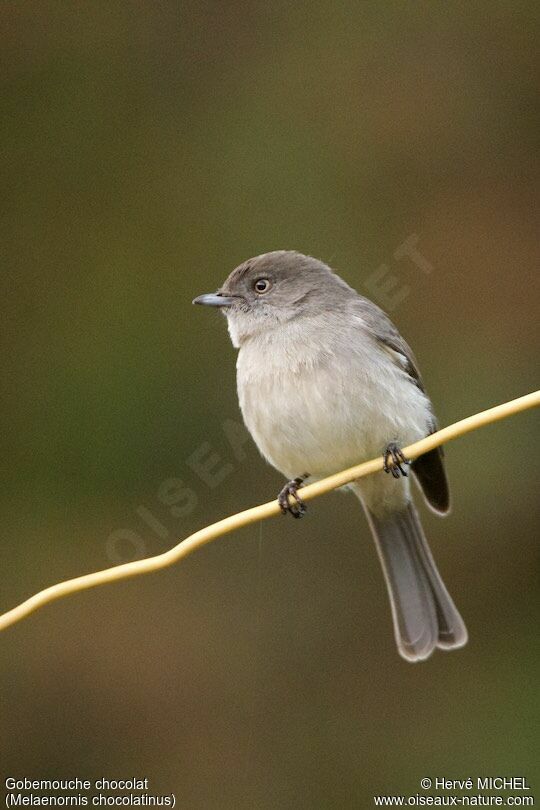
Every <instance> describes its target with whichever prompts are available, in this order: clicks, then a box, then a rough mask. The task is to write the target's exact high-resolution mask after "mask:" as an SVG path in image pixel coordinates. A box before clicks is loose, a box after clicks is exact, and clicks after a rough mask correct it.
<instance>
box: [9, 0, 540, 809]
mask: <svg viewBox="0 0 540 810" xmlns="http://www.w3.org/2000/svg"><path fill="white" fill-rule="evenodd" d="M0 15H1V18H2V22H3V36H2V51H1V54H0V60H1V62H2V73H1V75H2V95H1V98H2V101H1V104H2V115H1V119H0V127H1V132H2V147H3V148H2V168H3V184H2V185H3V191H4V203H5V205H4V208H5V210H4V216H3V226H4V227H3V238H2V242H1V248H0V250H1V251H2V254H3V256H2V266H3V268H4V270H3V273H2V311H3V317H2V332H3V345H4V351H3V356H2V383H3V385H2V389H3V392H2V416H3V424H4V431H3V436H4V442H3V443H4V453H3V455H4V464H3V465H2V466H3V472H2V488H1V498H2V516H3V517H2V524H1V525H2V530H3V532H2V533H3V539H2V554H1V559H2V566H3V570H4V576H3V590H2V605H1V607H2V608H3V609H7V608H9V607H11V606H12V605H14V604H15V603H17V602H18V601H20V600H21V599H22V598H24V597H26V596H27V595H29V594H30V593H31V592H33V591H34V590H35V589H37V588H40V587H43V586H45V585H48V584H51V583H52V582H55V581H57V580H59V579H61V578H63V577H66V576H70V575H74V574H77V573H82V572H86V571H88V570H93V569H96V568H100V567H105V566H106V565H108V564H109V563H110V554H111V548H112V547H114V549H115V553H116V554H118V555H120V556H122V555H125V557H126V559H127V558H129V555H130V554H133V551H134V548H136V549H138V551H139V552H140V551H144V552H145V553H155V552H156V551H158V550H160V549H162V548H165V547H166V546H167V545H168V544H170V543H172V542H173V541H174V540H175V539H177V537H181V536H184V535H186V534H188V533H189V532H190V531H192V530H194V529H196V528H198V527H200V526H202V525H205V524H207V523H209V522H210V521H212V520H214V519H217V518H219V517H220V516H223V515H226V514H228V513H231V512H235V511H238V510H239V509H241V508H243V507H246V506H248V505H252V504H254V503H257V502H259V501H261V500H266V499H268V497H269V495H271V493H273V492H276V491H277V489H278V487H279V486H280V478H279V475H278V474H277V473H275V472H274V471H272V470H271V469H269V468H268V467H266V466H265V464H264V463H263V462H262V460H261V459H260V458H259V457H258V454H257V452H256V450H255V449H254V447H253V446H252V445H251V444H248V443H245V444H242V445H241V449H240V448H239V446H238V445H236V446H235V448H233V447H232V446H231V444H230V441H229V439H228V438H227V435H226V433H225V432H224V428H223V421H224V420H225V419H232V420H236V421H238V420H239V414H238V408H237V404H236V393H235V383H234V363H235V357H234V351H233V349H232V348H231V346H230V344H229V341H228V336H227V335H226V331H225V327H224V324H223V323H222V320H221V319H220V318H219V317H217V316H216V317H212V313H207V312H201V311H199V310H195V309H194V308H192V307H191V303H190V302H191V299H192V298H193V297H194V296H195V295H197V294H199V293H201V292H206V291H209V290H213V289H215V288H216V287H217V286H218V285H219V284H220V282H221V281H222V280H223V278H224V277H225V276H226V275H227V274H228V273H229V271H230V270H231V269H232V268H233V267H234V266H235V265H236V264H238V263H239V262H240V261H242V260H243V259H245V258H247V257H248V256H250V255H253V254H257V253H260V252H263V251H266V250H271V249H275V248H296V249H298V250H301V251H303V252H307V253H311V254H313V255H315V256H319V257H321V258H323V259H325V260H327V261H329V262H330V263H331V264H332V265H333V266H334V267H335V268H336V269H338V270H339V271H340V273H342V275H343V276H344V277H345V278H346V279H347V281H349V282H350V283H351V284H352V285H353V286H355V287H356V288H357V289H358V290H359V291H361V292H365V293H367V288H366V284H368V283H369V278H370V276H371V274H373V272H374V271H376V270H377V268H380V266H381V265H382V264H386V265H388V268H389V272H391V274H392V275H394V276H395V277H396V279H397V281H398V282H399V284H402V285H407V286H408V287H409V288H410V293H409V295H408V296H407V297H406V298H405V300H404V301H403V302H402V303H401V304H400V305H399V306H398V307H396V309H395V311H393V312H392V317H393V318H394V320H395V321H396V322H397V324H398V325H399V327H400V329H401V331H402V332H403V333H404V335H405V336H406V337H407V339H408V340H409V341H410V343H411V344H412V346H413V347H414V350H415V352H416V354H417V356H418V359H419V362H420V365H421V368H422V371H423V374H424V377H425V379H426V381H427V384H428V387H429V390H430V393H431V395H432V398H433V400H434V402H435V404H436V407H437V410H438V415H439V420H440V422H441V424H446V423H449V422H452V421H455V420H456V419H458V418H460V417H462V416H465V415H468V414H470V413H474V412H475V411H477V410H481V409H483V408H484V407H488V406H490V405H492V404H496V403H498V402H502V401H504V400H506V399H510V398H512V397H514V396H518V395H519V394H522V393H526V392H528V391H530V390H533V389H534V388H535V387H537V384H536V379H535V376H536V375H535V372H536V368H537V354H536V351H535V348H536V347H537V343H535V332H534V325H535V309H534V300H535V297H536V296H537V294H538V272H537V268H536V267H535V259H536V256H537V251H536V237H535V229H534V224H533V222H534V220H533V199H534V198H533V188H534V179H535V168H534V165H535V164H534V153H533V147H534V143H535V141H534V136H535V129H534V99H535V96H536V72H535V64H534V59H535V40H536V36H537V31H538V12H537V4H534V3H531V2H519V0H518V2H512V3H510V2H491V3H487V2H485V0H481V1H480V2H477V3H474V4H461V3H455V4H442V3H425V2H419V3H414V4H413V3H406V4H400V3H393V2H389V3H370V2H367V3H357V4H352V3H342V2H338V3H334V4H332V5H331V6H329V5H328V4H324V3H319V2H316V3H297V4H295V5H291V4H288V3H287V4H285V3H282V2H275V3H272V4H268V3H262V2H251V3H235V2H233V3H229V4H226V5H220V4H217V3H211V2H197V3H195V2H180V3H178V2H168V1H167V0H164V2H159V3H151V2H148V0H139V1H138V2H135V3H120V2H112V3H104V2H93V3H89V4H82V3H77V4H67V3H62V2H53V1H52V0H46V1H45V2H39V3H38V2H35V1H34V2H26V3H5V4H4V5H3V7H2V10H1V11H0ZM411 234H417V235H418V239H419V241H418V249H419V250H420V251H421V253H422V255H423V256H424V257H426V259H427V260H428V261H429V262H430V264H431V265H432V266H433V271H432V272H431V273H430V274H429V275H425V274H422V273H421V272H419V270H418V268H417V267H415V265H414V264H413V263H411V262H407V261H406V260H401V261H397V260H396V259H395V258H394V253H395V251H396V249H397V248H398V247H399V246H400V245H401V244H402V243H403V241H404V240H405V239H406V238H407V237H408V236H410V235H411ZM535 418H536V416H535V414H525V415H522V416H518V417H516V418H514V419H513V420H511V421H510V422H505V423H503V424H500V425H496V426H493V427H490V428H487V429H485V430H484V431H481V432H479V433H477V434H474V435H472V436H469V437H468V438H466V439H463V440H461V441H460V442H458V443H457V444H455V445H453V446H451V447H449V448H448V450H447V460H448V468H449V475H450V479H451V483H452V487H453V497H454V511H453V513H452V515H451V516H450V517H449V518H448V519H447V520H445V521H444V522H443V521H440V520H438V519H437V518H435V517H433V516H431V515H426V516H425V523H426V530H427V531H428V534H429V536H430V538H431V540H432V545H433V549H434V552H435V555H436V557H437V559H438V560H439V562H440V566H441V569H442V571H443V572H444V575H445V578H446V579H447V581H448V584H449V587H450V588H451V591H452V593H453V595H454V597H455V600H456V602H457V603H458V605H459V607H460V609H461V611H462V613H463V615H464V617H465V619H466V621H467V624H468V627H469V631H470V636H471V640H470V643H469V645H468V647H467V648H466V649H465V650H464V651H463V652H461V653H454V654H452V655H444V654H439V655H437V656H435V657H434V658H433V659H432V660H430V661H429V662H428V663H427V664H424V665H422V666H418V667H411V666H408V665H406V664H405V663H404V662H402V661H401V660H400V659H399V658H398V656H397V654H396V652H395V648H394V642H393V638H392V631H391V624H390V618H389V615H388V606H387V600H386V595H385V592H384V585H383V580H382V576H381V574H380V571H379V566H378V561H377V560H376V558H375V555H374V553H373V548H372V546H371V541H370V539H369V536H368V531H367V528H366V525H365V523H364V521H363V518H362V515H361V514H360V512H359V510H358V509H357V507H356V505H355V503H354V501H353V500H352V499H351V498H349V497H348V496H346V495H333V496H330V497H327V498H324V499H322V500H321V501H318V502H317V503H314V504H313V505H312V506H311V507H310V512H311V518H308V519H306V521H303V522H302V524H301V525H293V524H292V522H286V521H279V520H276V521H273V522H271V523H268V524H266V525H265V526H264V527H263V529H262V531H261V530H260V529H259V528H258V527H257V528H254V529H252V530H249V531H248V530H245V531H243V532H241V533H239V534H238V536H234V537H229V538H226V539H223V540H222V541H220V542H219V543H216V544H214V545H213V547H209V548H208V549H206V550H204V551H202V552H201V553H199V554H198V555H196V557H193V558H191V559H190V560H189V561H187V562H186V563H185V564H183V565H182V566H181V567H180V568H179V569H178V570H171V571H167V572H163V574H162V575H158V576H153V577H151V578H148V579H146V580H141V581H135V582H132V583H129V582H128V583H123V584H120V585H118V586H116V587H114V588H107V589H104V590H103V591H99V592H93V593H88V594H83V595H81V596H78V597H76V598H74V599H72V600H70V601H69V602H64V603H61V604H58V605H55V606H52V607H51V608H49V609H47V611H46V612H43V613H42V614H39V615H37V616H36V617H34V618H32V619H31V620H30V621H28V622H26V623H24V624H22V625H21V626H19V627H16V628H14V629H13V630H12V631H9V632H8V633H6V634H5V635H3V636H2V638H1V639H0V657H1V660H2V665H1V672H2V677H1V681H0V683H1V689H2V693H1V698H0V699H1V704H0V705H1V710H0V711H1V720H0V750H1V751H2V765H3V770H4V771H5V773H6V775H7V774H10V775H19V776H25V775H28V776H31V777H35V778H44V777H46V776H55V777H59V776H63V777H66V776H82V777H85V778H92V776H95V777H98V776H107V777H109V778H121V777H124V778H125V777H128V776H137V777H141V778H142V777H144V776H148V777H149V779H150V782H151V786H152V788H153V790H154V791H155V792H167V793H171V792H173V791H174V792H175V793H176V794H177V800H178V801H179V803H180V806H181V807H186V808H190V810H191V809H192V808H193V810H195V809H196V808H204V809H205V810H206V809H207V808H208V809H210V808H219V809H220V810H225V808H243V807H246V808H248V807H249V808H251V807H256V808H261V810H263V809H264V810H265V809H266V808H269V809H270V808H272V809H273V808H285V807H294V808H303V807H306V808H326V807H332V808H335V807H343V808H349V807H351V808H353V807H364V806H365V807H367V806H370V802H371V796H372V795H373V794H374V793H376V792H396V793H408V792H410V793H416V792H417V790H418V783H419V780H420V778H421V777H422V776H426V775H442V776H448V777H449V778H452V777H454V778H459V777H461V778H463V777H467V776H469V775H470V776H473V777H474V776H476V775H489V774H492V775H500V774H521V773H523V774H525V775H527V776H528V778H529V782H530V783H531V784H533V786H535V787H536V789H537V790H538V785H539V784H540V772H539V771H538V767H537V756H535V749H536V746H535V744H534V743H535V738H536V739H537V729H538V701H537V698H538V694H537V685H536V684H537V683H538V663H539V657H538V633H537V629H536V628H537V626H538V612H537V604H538V599H537V596H538V581H537V573H538V552H537V540H538V509H537V486H536V481H537V470H535V469H534V465H535V463H536V449H537V447H538V444H537V442H536V443H534V444H533V442H535V440H534V437H535V436H537V433H536V434H535V433H534V427H535V421H534V420H535ZM204 443H208V445H209V447H206V446H204ZM202 446H204V447H203V451H201V452H206V453H208V452H217V453H218V454H219V455H220V458H221V462H220V464H221V465H223V464H229V465H231V469H230V470H229V469H228V468H227V471H228V475H226V477H225V478H224V480H223V481H222V482H221V483H220V484H219V485H217V486H214V487H210V486H208V484H207V483H205V482H204V481H203V480H201V478H200V477H199V476H198V475H197V473H196V472H194V469H193V463H192V461H191V462H190V458H191V457H192V456H193V454H194V453H195V452H197V451H200V450H201V447H202ZM235 449H236V452H235ZM218 467H219V464H218ZM535 473H536V477H535ZM170 478H179V479H181V480H182V481H183V482H184V485H185V486H187V487H189V488H190V489H191V490H192V492H193V493H194V497H195V499H196V501H197V502H196V505H195V506H194V508H193V509H191V510H185V513H184V514H180V515H179V514H176V515H174V514H171V511H170V504H169V505H166V504H165V503H164V502H163V501H164V500H166V497H165V495H164V489H163V487H164V483H163V482H166V481H167V480H168V479H170ZM141 507H143V510H146V511H141ZM149 514H151V517H149ZM142 515H143V516H145V517H142ZM152 517H153V518H154V524H153V528H151V526H150V525H149V521H150V522H151V519H152ZM145 519H146V522H145ZM156 521H159V524H160V526H161V528H159V527H158V526H157V524H156ZM119 529H122V530H125V531H128V532H133V533H136V534H137V536H138V538H139V539H140V542H139V541H138V542H139V545H137V544H135V546H134V545H133V542H130V541H129V540H127V541H125V542H118V543H116V542H114V543H113V546H111V540H110V536H111V533H112V532H115V531H117V530H119ZM156 532H157V533H156ZM124 537H125V536H124ZM535 778H536V784H535Z"/></svg>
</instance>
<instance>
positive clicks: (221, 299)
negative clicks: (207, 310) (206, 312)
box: [193, 292, 235, 307]
mask: <svg viewBox="0 0 540 810" xmlns="http://www.w3.org/2000/svg"><path fill="white" fill-rule="evenodd" d="M234 302H235V299H234V298H231V297H230V296H227V295H223V293H220V292H217V293H206V294H205V295H199V296H198V297H197V298H194V299H193V303H194V304H205V306H207V307H230V306H231V304H234Z"/></svg>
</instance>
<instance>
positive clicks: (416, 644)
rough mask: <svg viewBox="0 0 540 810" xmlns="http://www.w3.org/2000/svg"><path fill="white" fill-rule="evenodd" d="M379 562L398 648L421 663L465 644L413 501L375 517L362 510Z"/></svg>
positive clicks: (463, 629)
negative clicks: (440, 650) (437, 651)
mask: <svg viewBox="0 0 540 810" xmlns="http://www.w3.org/2000/svg"><path fill="white" fill-rule="evenodd" d="M366 513H367V516H368V520H369V523H370V526H371V530H372V532H373V537H374V538H375V543H376V545H377V550H378V552H379V557H380V560H381V563H382V567H383V571H384V576H385V579H386V585H387V588H388V594H389V596H390V605H391V607H392V618H393V620H394V633H395V636H396V642H397V645H398V650H399V652H400V654H401V655H402V656H403V658H406V659H407V661H423V660H424V659H425V658H428V657H429V656H430V655H431V653H432V652H433V650H434V649H435V647H440V648H441V649H444V650H452V649H454V648H456V647H463V645H464V644H465V643H466V642H467V629H466V627H465V624H464V623H463V619H462V618H461V616H460V615H459V613H458V611H457V608H456V606H455V605H454V603H453V601H452V599H451V597H450V595H449V593H448V591H447V590H446V587H445V585H444V582H443V581H442V579H441V576H440V574H439V572H438V570H437V566H436V565H435V561H434V559H433V557H432V555H431V551H430V550H429V547H428V544H427V541H426V538H425V536H424V532H423V530H422V526H421V524H420V520H419V518H418V514H417V512H416V509H415V507H414V504H412V503H409V505H408V506H406V507H405V509H404V510H403V511H402V512H398V513H395V514H393V515H390V516H388V517H385V518H378V517H376V516H375V515H373V514H372V513H371V512H370V511H369V510H366Z"/></svg>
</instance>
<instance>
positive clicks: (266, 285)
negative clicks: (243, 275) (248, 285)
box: [253, 278, 272, 295]
mask: <svg viewBox="0 0 540 810" xmlns="http://www.w3.org/2000/svg"><path fill="white" fill-rule="evenodd" d="M271 286H272V285H271V283H270V280H269V279H267V278H258V279H257V281H256V282H255V284H254V285H253V289H254V290H255V292H258V293H259V295H262V294H263V293H265V292H268V290H269V289H270V287H271Z"/></svg>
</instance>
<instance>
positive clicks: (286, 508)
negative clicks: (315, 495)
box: [278, 473, 309, 518]
mask: <svg viewBox="0 0 540 810" xmlns="http://www.w3.org/2000/svg"><path fill="white" fill-rule="evenodd" d="M306 478H309V473H304V474H303V475H300V476H298V478H293V479H292V481H289V482H288V483H287V484H285V486H284V487H283V489H282V490H281V492H280V493H279V495H278V503H279V506H280V508H281V513H282V514H283V515H286V514H287V512H289V513H290V514H291V515H292V516H293V517H295V518H301V517H303V516H304V515H305V514H306V510H307V506H306V504H305V503H304V501H303V500H302V498H301V497H300V496H299V495H298V490H299V489H300V487H301V486H302V484H303V483H304V481H305V480H306ZM291 498H292V499H293V501H292V502H291V500H290V499H291Z"/></svg>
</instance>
